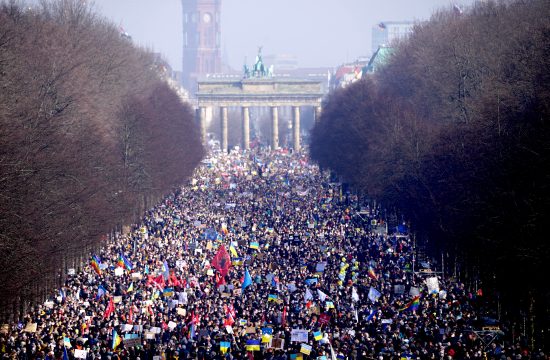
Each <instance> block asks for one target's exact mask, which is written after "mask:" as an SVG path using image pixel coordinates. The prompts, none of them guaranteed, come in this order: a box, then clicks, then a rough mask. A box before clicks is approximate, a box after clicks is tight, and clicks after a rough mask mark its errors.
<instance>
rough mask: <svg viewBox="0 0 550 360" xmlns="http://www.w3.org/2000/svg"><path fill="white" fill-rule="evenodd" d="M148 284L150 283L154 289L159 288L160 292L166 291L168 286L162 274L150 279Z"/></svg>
mask: <svg viewBox="0 0 550 360" xmlns="http://www.w3.org/2000/svg"><path fill="white" fill-rule="evenodd" d="M147 283H148V284H149V283H150V284H152V285H153V286H154V287H157V288H158V289H159V290H160V291H162V290H164V286H166V283H165V282H164V276H163V275H162V274H160V275H159V276H157V277H156V278H155V277H150V278H149V280H148V281H147Z"/></svg>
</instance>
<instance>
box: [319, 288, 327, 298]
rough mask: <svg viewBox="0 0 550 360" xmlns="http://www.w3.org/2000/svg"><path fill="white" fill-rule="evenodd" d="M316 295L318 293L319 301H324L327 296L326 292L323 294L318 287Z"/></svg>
mask: <svg viewBox="0 0 550 360" xmlns="http://www.w3.org/2000/svg"><path fill="white" fill-rule="evenodd" d="M317 295H319V300H321V301H325V300H326V299H327V297H328V295H327V294H325V293H324V292H322V291H321V290H319V289H317Z"/></svg>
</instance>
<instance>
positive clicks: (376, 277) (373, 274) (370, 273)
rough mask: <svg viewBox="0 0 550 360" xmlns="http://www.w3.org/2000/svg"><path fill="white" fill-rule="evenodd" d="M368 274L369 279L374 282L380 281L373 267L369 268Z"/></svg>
mask: <svg viewBox="0 0 550 360" xmlns="http://www.w3.org/2000/svg"><path fill="white" fill-rule="evenodd" d="M367 274H368V275H369V277H370V278H371V279H373V280H378V275H376V273H375V272H374V269H373V268H372V266H369V271H368V272H367Z"/></svg>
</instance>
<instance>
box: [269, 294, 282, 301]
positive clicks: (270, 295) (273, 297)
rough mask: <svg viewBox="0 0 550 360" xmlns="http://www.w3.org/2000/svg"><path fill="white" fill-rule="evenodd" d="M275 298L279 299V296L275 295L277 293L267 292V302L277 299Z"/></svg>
mask: <svg viewBox="0 0 550 360" xmlns="http://www.w3.org/2000/svg"><path fill="white" fill-rule="evenodd" d="M277 299H279V297H277V295H273V294H269V296H268V297H267V302H270V301H277Z"/></svg>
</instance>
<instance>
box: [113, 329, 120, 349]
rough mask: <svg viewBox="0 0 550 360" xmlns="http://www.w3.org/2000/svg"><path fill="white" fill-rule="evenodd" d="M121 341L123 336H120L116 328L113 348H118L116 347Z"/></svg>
mask: <svg viewBox="0 0 550 360" xmlns="http://www.w3.org/2000/svg"><path fill="white" fill-rule="evenodd" d="M121 342H122V338H121V337H120V335H118V333H117V332H116V330H115V329H113V340H112V343H111V347H112V348H113V350H116V348H117V347H118V346H119V345H120V343H121Z"/></svg>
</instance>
